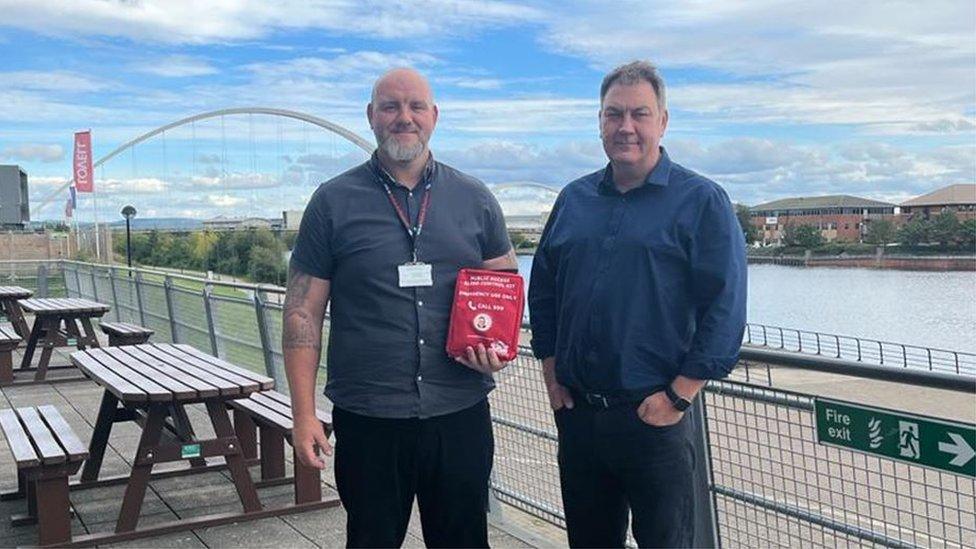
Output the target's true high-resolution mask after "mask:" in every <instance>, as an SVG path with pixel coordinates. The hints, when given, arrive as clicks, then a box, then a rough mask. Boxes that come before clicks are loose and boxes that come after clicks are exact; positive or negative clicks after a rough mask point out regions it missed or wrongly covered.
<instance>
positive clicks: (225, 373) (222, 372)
mask: <svg viewBox="0 0 976 549" xmlns="http://www.w3.org/2000/svg"><path fill="white" fill-rule="evenodd" d="M136 347H147V348H149V347H151V348H152V349H153V352H155V353H160V354H165V355H167V356H170V357H172V358H173V359H174V360H179V361H181V362H182V363H184V364H192V365H194V366H196V367H197V368H199V369H201V370H204V371H206V372H209V373H211V374H213V375H215V376H218V377H221V378H223V379H226V380H227V381H230V382H232V383H235V384H237V385H238V386H239V387H240V389H241V392H242V393H250V392H254V391H260V390H261V389H262V385H261V383H258V382H257V381H254V380H253V379H251V378H250V377H244V376H241V375H238V374H236V373H234V372H232V371H230V370H227V369H224V368H217V367H214V365H213V364H211V363H210V362H207V361H205V360H202V359H200V358H197V357H196V356H194V355H191V354H188V353H184V352H183V351H181V350H179V349H177V348H176V346H175V345H166V346H159V345H158V344H153V343H146V344H143V345H136ZM147 352H149V351H148V350H147Z"/></svg>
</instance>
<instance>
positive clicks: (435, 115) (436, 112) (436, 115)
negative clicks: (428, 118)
mask: <svg viewBox="0 0 976 549" xmlns="http://www.w3.org/2000/svg"><path fill="white" fill-rule="evenodd" d="M439 115H440V111H439V110H437V104H436V103H435V104H434V126H437V117H438V116H439Z"/></svg>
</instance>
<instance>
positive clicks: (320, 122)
mask: <svg viewBox="0 0 976 549" xmlns="http://www.w3.org/2000/svg"><path fill="white" fill-rule="evenodd" d="M234 114H267V115H270V116H280V117H283V118H292V119H294V120H301V121H302V122H307V123H309V124H312V125H314V126H318V127H320V128H322V129H325V130H327V131H330V132H332V133H334V134H336V135H338V136H340V137H342V138H345V139H346V140H347V141H349V142H350V143H352V144H353V145H356V146H357V147H359V148H360V149H362V150H363V151H365V152H366V153H367V154H373V149H374V146H373V145H372V144H371V143H370V142H369V141H366V140H365V139H363V138H362V137H360V136H359V135H358V134H356V133H354V132H352V131H350V130H347V129H346V128H343V127H342V126H340V125H338V124H336V123H334V122H329V121H328V120H326V119H324V118H319V117H317V116H313V115H311V114H307V113H303V112H298V111H290V110H287V109H275V108H269V107H237V108H232V109H219V110H216V111H209V112H203V113H200V114H195V115H193V116H188V117H186V118H181V119H180V120H177V121H175V122H171V123H169V124H166V125H164V126H160V127H158V128H156V129H154V130H151V131H148V132H146V133H144V134H142V135H140V136H138V137H136V138H135V139H132V140H130V141H127V142H125V143H123V144H121V145H119V146H118V147H116V148H115V150H113V151H112V152H110V153H108V154H106V155H105V156H103V157H101V158H99V159H98V160H96V161H95V162H94V164H93V165H92V167H93V168H97V167H99V166H101V165H102V164H104V163H106V162H108V161H109V160H111V159H113V158H115V157H116V156H118V155H119V154H120V153H122V152H123V151H126V150H128V149H129V148H130V147H133V146H135V145H138V144H139V143H142V142H143V141H146V140H147V139H151V138H153V137H155V136H157V135H159V134H161V133H163V132H166V131H168V130H172V129H173V128H178V127H180V126H185V125H187V124H191V123H193V122H198V121H200V120H206V119H208V118H217V117H220V116H227V115H234ZM72 183H74V179H70V180H68V182H67V183H65V184H63V185H61V186H60V187H58V188H57V189H55V190H54V191H53V192H51V194H49V195H48V196H46V197H45V198H44V199H42V200H41V201H40V203H39V204H38V205H37V207H35V208H34V212H35V214H36V213H38V212H40V211H41V210H42V209H43V208H44V207H45V206H47V205H48V204H50V203H51V201H53V200H54V199H55V198H57V197H58V195H60V194H61V192H63V191H64V190H65V189H67V188H68V187H69V186H71V184H72Z"/></svg>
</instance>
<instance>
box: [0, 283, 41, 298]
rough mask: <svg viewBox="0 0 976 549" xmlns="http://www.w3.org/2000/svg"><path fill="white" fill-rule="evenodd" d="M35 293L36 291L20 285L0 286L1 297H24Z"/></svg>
mask: <svg viewBox="0 0 976 549" xmlns="http://www.w3.org/2000/svg"><path fill="white" fill-rule="evenodd" d="M32 295H34V292H32V291H30V290H28V289H27V288H21V287H20V286H0V299H24V298H25V297H30V296H32Z"/></svg>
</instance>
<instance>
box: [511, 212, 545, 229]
mask: <svg viewBox="0 0 976 549" xmlns="http://www.w3.org/2000/svg"><path fill="white" fill-rule="evenodd" d="M548 217H549V212H544V213H542V214H532V215H506V216H505V226H506V227H507V228H508V230H510V231H518V232H524V233H539V234H541V233H542V228H543V227H545V225H546V219H547V218H548Z"/></svg>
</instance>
